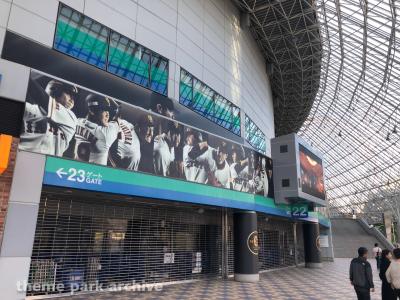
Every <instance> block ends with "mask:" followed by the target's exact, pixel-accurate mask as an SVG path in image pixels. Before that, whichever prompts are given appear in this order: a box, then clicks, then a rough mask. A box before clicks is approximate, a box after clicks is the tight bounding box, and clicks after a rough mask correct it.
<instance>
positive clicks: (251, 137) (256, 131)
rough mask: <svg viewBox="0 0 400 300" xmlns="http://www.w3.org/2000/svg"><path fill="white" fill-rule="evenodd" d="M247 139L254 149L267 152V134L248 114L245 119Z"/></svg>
mask: <svg viewBox="0 0 400 300" xmlns="http://www.w3.org/2000/svg"><path fill="white" fill-rule="evenodd" d="M244 128H245V139H246V140H247V141H248V142H249V144H250V145H252V146H253V147H254V149H256V150H258V151H260V152H261V153H263V154H265V150H266V149H265V146H266V144H265V135H264V133H263V132H262V131H261V129H260V128H258V126H257V125H256V124H255V123H254V122H253V121H252V120H251V119H250V118H249V117H248V116H247V115H246V116H245V121H244Z"/></svg>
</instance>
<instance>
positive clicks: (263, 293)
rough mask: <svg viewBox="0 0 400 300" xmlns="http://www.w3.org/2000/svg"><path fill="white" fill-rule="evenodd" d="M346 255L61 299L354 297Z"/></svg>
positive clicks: (375, 296) (345, 299) (317, 299)
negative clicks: (316, 264)
mask: <svg viewBox="0 0 400 300" xmlns="http://www.w3.org/2000/svg"><path fill="white" fill-rule="evenodd" d="M349 262H350V260H349V259H343V258H341V259H336V260H335V262H334V263H324V268H322V269H305V268H302V267H299V268H289V269H284V270H278V271H273V272H268V273H264V274H262V275H261V280H260V282H258V283H239V282H235V281H233V280H227V281H223V280H212V281H201V282H195V283H188V284H179V285H170V286H166V287H164V288H163V289H162V291H159V292H123V293H121V292H118V293H117V292H114V293H102V294H90V295H79V296H78V295H76V296H72V297H64V298H58V299H65V300H83V299H85V300H109V299H116V300H125V299H154V300H155V299H168V300H169V299H196V300H198V299H207V300H208V299H274V300H275V299H276V300H277V299H282V300H290V299H293V300H301V299H307V300H312V299H314V300H321V299H341V300H350V299H356V297H355V293H354V290H353V288H352V286H351V285H350V283H349V281H348V267H349ZM370 262H371V264H372V267H373V270H374V280H375V285H376V291H375V293H373V295H372V299H373V300H377V299H381V297H380V281H379V277H378V274H377V271H376V268H375V265H374V264H373V263H374V261H370Z"/></svg>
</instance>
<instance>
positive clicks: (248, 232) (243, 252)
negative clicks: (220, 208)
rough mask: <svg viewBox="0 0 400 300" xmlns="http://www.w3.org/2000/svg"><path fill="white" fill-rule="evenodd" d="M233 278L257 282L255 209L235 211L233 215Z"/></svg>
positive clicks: (258, 277)
mask: <svg viewBox="0 0 400 300" xmlns="http://www.w3.org/2000/svg"><path fill="white" fill-rule="evenodd" d="M233 229H234V259H235V263H234V266H235V268H234V270H235V272H234V273H235V280H236V281H241V282H257V281H258V280H259V279H260V276H259V273H258V267H259V266H258V249H259V247H258V232H257V214H256V212H255V211H242V212H237V213H235V214H234V216H233Z"/></svg>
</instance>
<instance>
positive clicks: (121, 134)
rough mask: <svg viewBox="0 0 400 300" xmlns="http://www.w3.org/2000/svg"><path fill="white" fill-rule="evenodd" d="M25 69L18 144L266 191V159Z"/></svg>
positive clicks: (165, 112) (162, 115) (164, 108)
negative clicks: (21, 123)
mask: <svg viewBox="0 0 400 300" xmlns="http://www.w3.org/2000/svg"><path fill="white" fill-rule="evenodd" d="M165 99H166V100H165V102H159V103H155V104H154V105H152V106H151V107H150V109H149V110H145V109H143V108H138V107H135V106H133V105H131V104H127V103H125V102H122V101H119V100H116V99H113V98H111V97H108V96H104V95H101V94H98V93H95V92H91V91H89V90H87V89H84V88H81V87H79V86H76V85H74V84H71V83H67V82H65V81H63V80H60V79H56V78H52V77H49V76H47V75H44V74H42V73H39V72H37V71H31V74H30V80H29V86H28V91H27V96H26V106H25V113H24V117H23V126H22V132H21V140H20V144H19V147H20V149H21V150H25V151H32V152H38V153H42V154H46V155H53V156H59V157H65V158H70V159H74V160H78V161H84V162H89V163H94V164H100V165H107V166H110V167H113V168H119V169H125V170H132V171H139V172H145V173H150V174H153V175H157V176H165V177H170V178H176V179H180V180H186V181H192V182H197V183H200V184H208V185H212V186H216V187H221V188H227V189H232V190H237V191H241V192H246V193H253V194H259V195H263V196H266V197H270V198H273V183H272V161H271V159H270V158H268V157H266V156H264V155H262V154H260V153H258V152H256V151H254V150H251V149H249V148H246V147H243V146H242V145H239V144H237V143H233V142H230V141H228V140H225V139H223V138H220V137H217V136H215V135H211V134H207V133H206V132H204V131H201V130H197V129H194V128H192V127H189V126H187V125H184V124H182V123H180V122H177V121H176V120H175V119H174V114H173V113H172V112H171V103H170V101H171V99H168V98H165Z"/></svg>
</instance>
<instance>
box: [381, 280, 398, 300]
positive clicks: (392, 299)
mask: <svg viewBox="0 0 400 300" xmlns="http://www.w3.org/2000/svg"><path fill="white" fill-rule="evenodd" d="M396 299H397V296H396V295H395V291H394V290H393V289H392V287H391V286H390V284H389V283H388V282H387V281H386V280H382V300H396Z"/></svg>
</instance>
